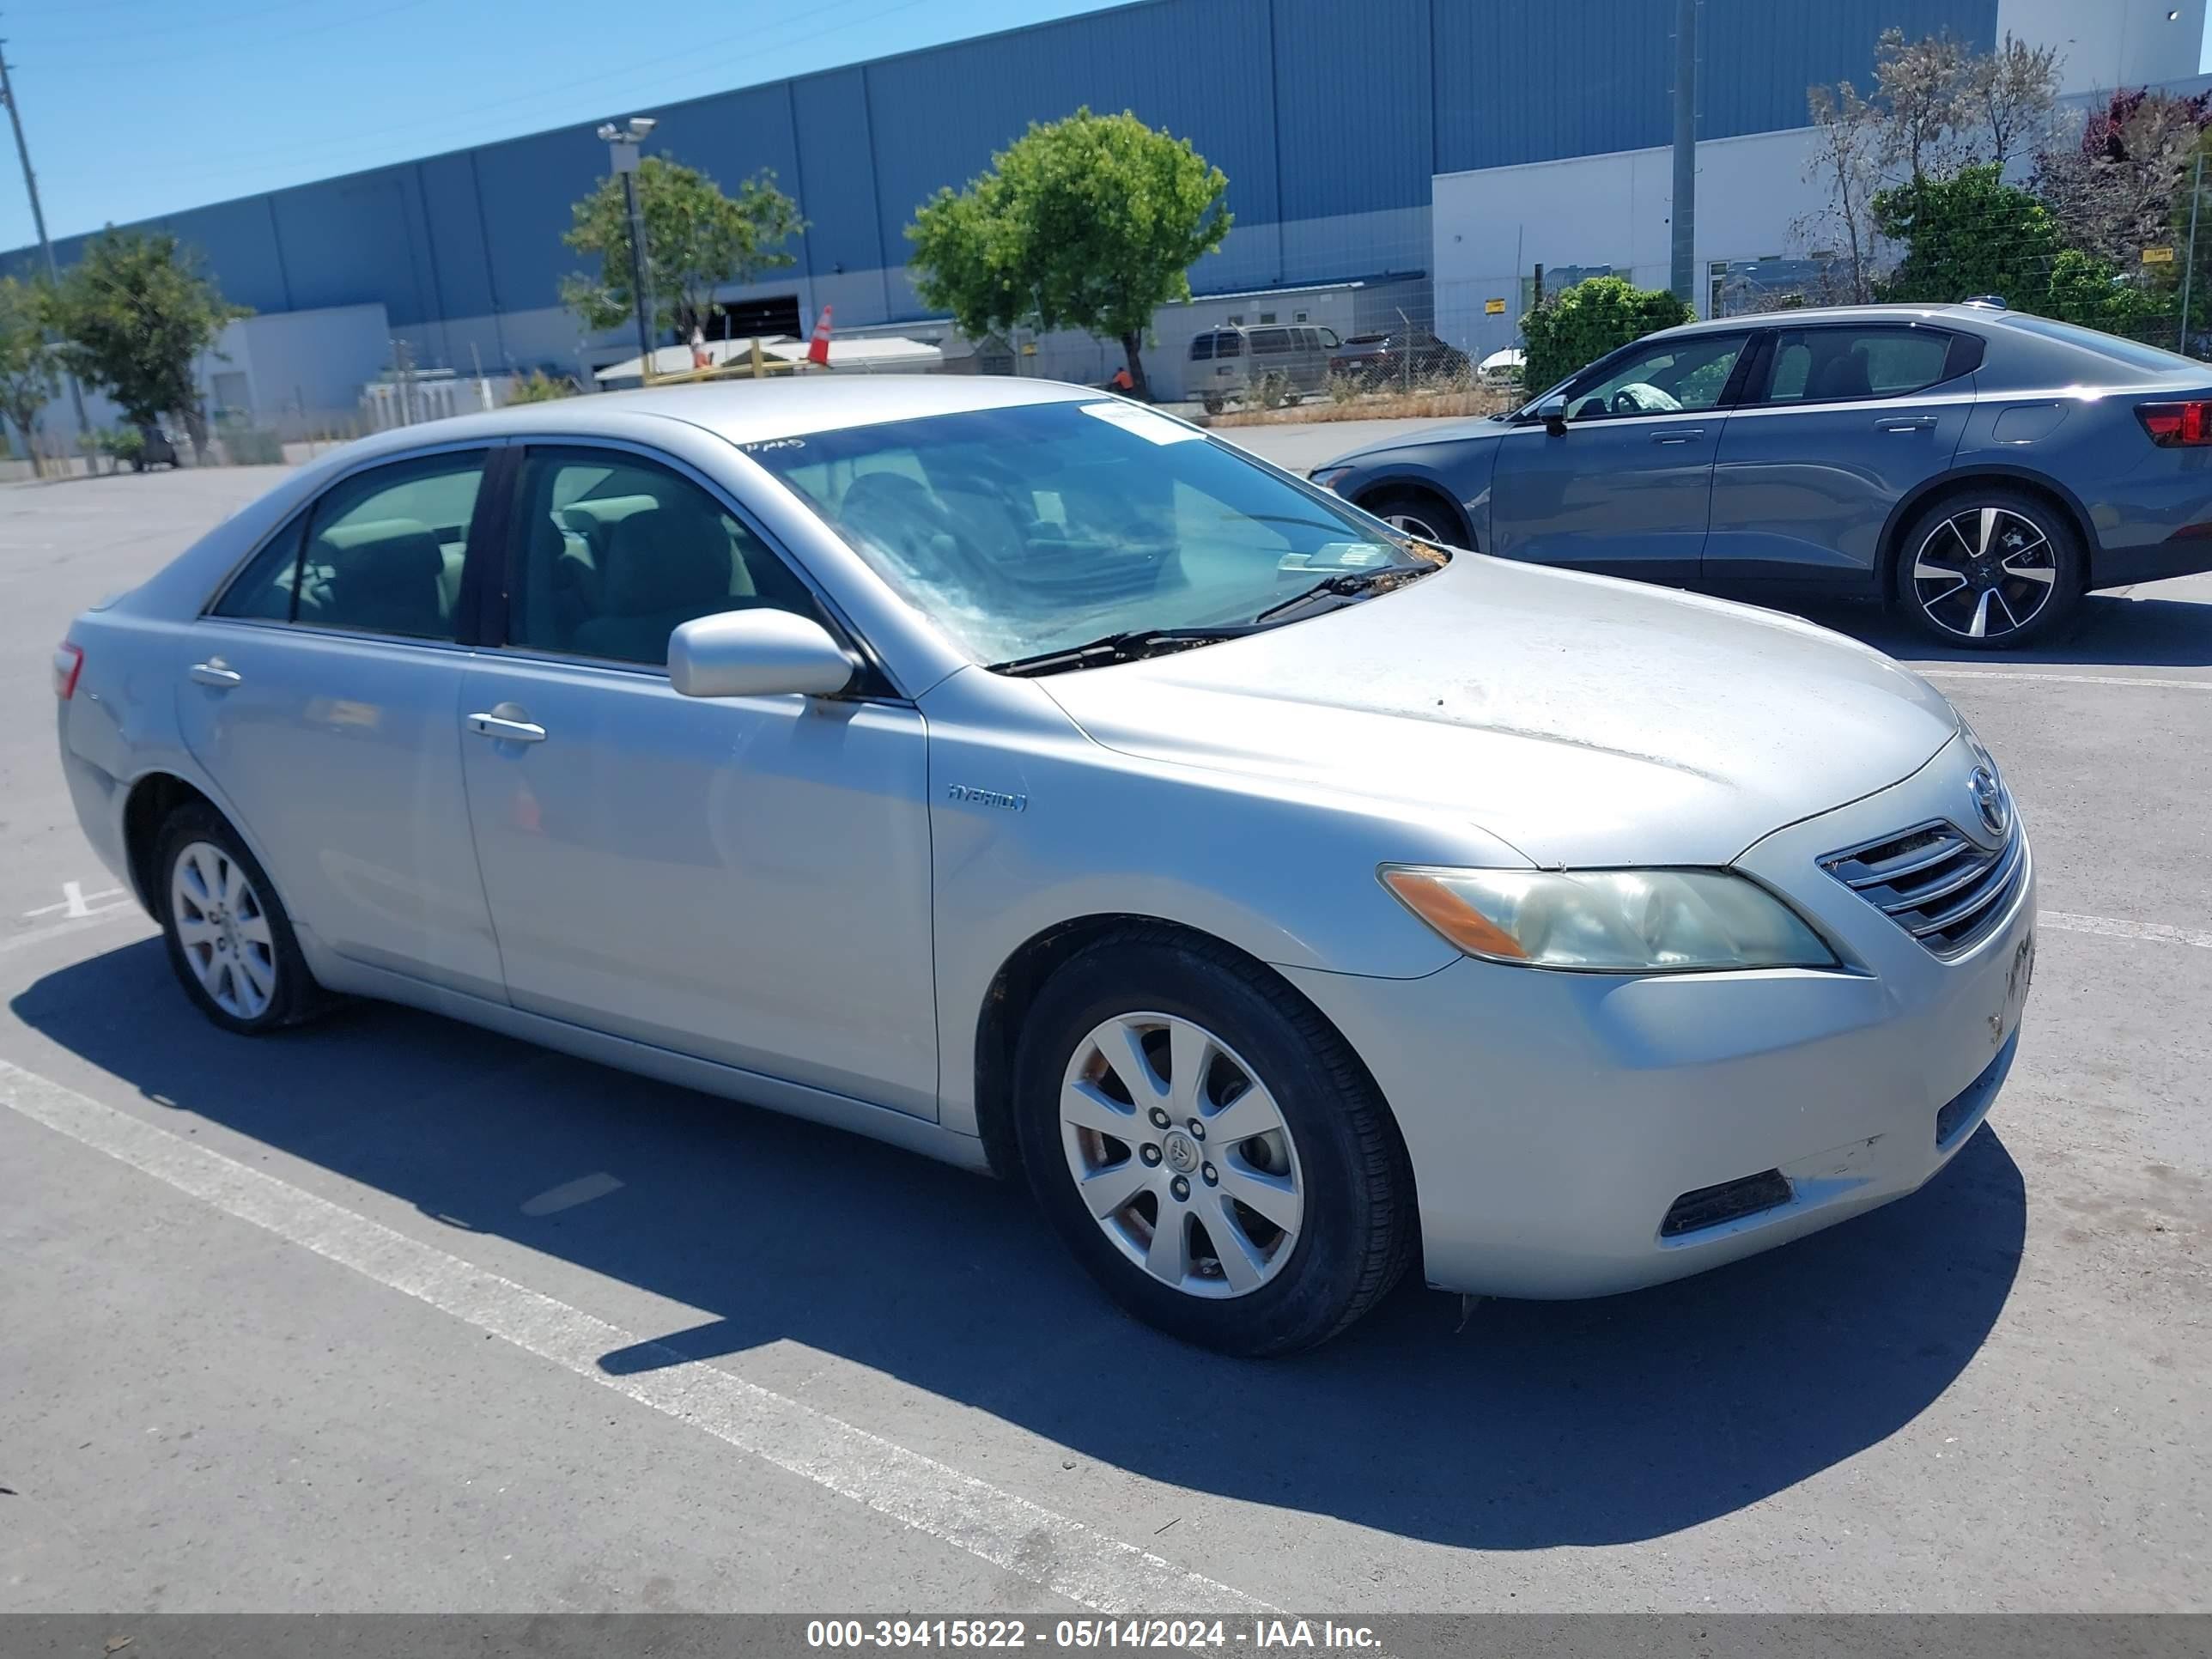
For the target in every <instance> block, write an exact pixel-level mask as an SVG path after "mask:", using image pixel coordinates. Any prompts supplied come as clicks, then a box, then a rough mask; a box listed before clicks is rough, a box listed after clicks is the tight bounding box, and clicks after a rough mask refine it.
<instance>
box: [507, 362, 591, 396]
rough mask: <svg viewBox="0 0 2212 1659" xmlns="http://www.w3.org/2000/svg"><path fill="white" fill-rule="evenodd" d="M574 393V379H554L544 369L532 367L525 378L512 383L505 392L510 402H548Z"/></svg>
mask: <svg viewBox="0 0 2212 1659" xmlns="http://www.w3.org/2000/svg"><path fill="white" fill-rule="evenodd" d="M575 395H576V383H575V382H574V380H566V379H562V380H555V379H554V378H553V377H552V376H551V375H550V374H547V373H546V372H545V371H544V369H542V368H533V369H532V370H531V371H530V374H529V377H528V378H527V379H526V380H517V381H516V382H515V383H514V389H513V391H511V392H508V393H507V402H509V403H511V404H550V403H554V402H556V401H558V400H559V399H561V398H573V397H574V396H575Z"/></svg>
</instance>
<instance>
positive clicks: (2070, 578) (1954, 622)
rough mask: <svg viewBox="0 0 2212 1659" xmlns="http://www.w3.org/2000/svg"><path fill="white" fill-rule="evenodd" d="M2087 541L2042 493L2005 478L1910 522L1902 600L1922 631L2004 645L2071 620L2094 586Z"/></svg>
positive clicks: (1970, 646) (1903, 550) (1951, 641)
mask: <svg viewBox="0 0 2212 1659" xmlns="http://www.w3.org/2000/svg"><path fill="white" fill-rule="evenodd" d="M2086 578H2087V566H2086V562H2085V561H2084V559H2083V557H2082V553H2081V541H2080V539H2079V538H2077V537H2076V536H2075V533H2074V528H2073V526H2071V525H2070V524H2069V523H2068V522H2067V521H2066V520H2065V518H2064V516H2063V514H2061V513H2058V512H2057V511H2056V510H2055V509H2054V508H2052V507H2051V506H2050V505H2049V504H2048V503H2046V502H2045V501H2042V500H2041V499H2040V498H2039V497H2037V496H2034V495H2029V494H2027V492H2026V491H2024V490H2019V489H2007V488H2005V487H2003V486H2002V485H1995V486H1990V487H1986V488H1982V489H1970V490H1966V491H1961V492H1960V493H1957V494H1954V495H1946V496H1944V497H1943V498H1942V500H1941V501H1937V502H1936V503H1935V504H1934V505H1933V506H1931V507H1928V508H1927V509H1926V510H1925V511H1924V512H1923V513H1920V514H1919V515H1918V516H1917V518H1915V519H1914V520H1913V521H1912V522H1911V524H1909V525H1907V526H1905V534H1904V536H1903V538H1901V539H1900V541H1899V544H1898V556H1897V574H1896V586H1895V592H1896V598H1897V601H1898V603H1899V605H1901V606H1902V607H1903V608H1904V609H1905V611H1906V612H1907V613H1908V614H1910V615H1911V617H1912V619H1913V621H1914V622H1915V623H1917V624H1918V625H1919V627H1920V629H1921V631H1922V632H1923V633H1924V634H1927V635H1929V636H1930V637H1932V638H1935V639H1938V640H1941V641H1942V642H1943V643H1944V644H1946V645H1948V646H1952V647H1958V648H1961V649H1965V650H1969V651H2005V650H2011V649H2014V648H2015V647H2021V646H2027V645H2032V644H2033V643H2034V642H2035V641H2039V640H2042V639H2047V638H2049V637H2050V636H2051V635H2053V634H2055V633H2057V631H2058V630H2059V629H2062V628H2063V627H2064V626H2065V624H2066V623H2067V622H2068V620H2069V618H2070V617H2072V616H2073V614H2074V611H2075V607H2076V606H2077V605H2080V603H2081V593H2082V590H2083V589H2084V587H2085V586H2087V580H2086Z"/></svg>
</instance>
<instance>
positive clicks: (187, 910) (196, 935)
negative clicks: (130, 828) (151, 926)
mask: <svg viewBox="0 0 2212 1659" xmlns="http://www.w3.org/2000/svg"><path fill="white" fill-rule="evenodd" d="M169 921H170V925H171V926H172V927H174V928H175V929H176V930H177V942H178V943H179V945H182V946H183V947H184V957H185V965H186V966H187V967H189V968H190V969H191V972H192V976H193V977H194V978H195V979H197V981H199V984H200V988H201V989H202V990H204V991H205V992H206V993H207V994H208V998H209V1000H210V1001H212V1002H213V1003H214V1004H215V1006H216V1007H218V1008H220V1009H222V1011H223V1012H225V1013H226V1014H229V1015H230V1016H232V1017H233V1018H237V1019H258V1018H260V1017H261V1016H262V1015H263V1014H264V1013H265V1012H268V1008H269V1005H270V1001H271V1000H274V998H275V997H276V937H275V935H274V934H272V933H270V928H269V914H268V912H267V911H266V910H265V909H264V908H262V903H261V896H260V895H259V894H258V893H257V892H256V891H254V889H253V883H252V880H251V879H249V878H248V877H247V876H246V871H245V870H244V868H243V867H241V866H240V864H239V862H238V860H236V859H234V858H233V857H232V856H231V855H230V854H228V853H226V852H225V851H223V849H222V848H220V847H217V846H216V845H215V843H214V842H205V841H196V842H188V843H187V844H186V845H185V847H184V848H182V849H181V850H180V851H179V853H178V854H177V860H176V862H175V864H173V866H170V872H169Z"/></svg>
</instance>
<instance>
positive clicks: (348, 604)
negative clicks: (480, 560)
mask: <svg viewBox="0 0 2212 1659" xmlns="http://www.w3.org/2000/svg"><path fill="white" fill-rule="evenodd" d="M483 470H484V452H483V451H482V450H469V451H465V452H462V453H455V454H449V455H425V456H422V457H419V458H417V459H413V460H405V461H394V462H392V464H391V465H388V466H380V467H373V468H371V469H370V470H369V471H366V472H356V473H355V474H354V475H353V476H352V477H349V478H344V479H342V480H340V481H339V482H338V483H335V484H333V485H331V488H330V489H328V490H326V491H325V493H324V494H323V495H321V497H319V499H318V500H317V501H315V503H314V505H313V507H310V508H309V509H308V510H307V512H306V513H302V514H301V515H300V516H299V517H298V518H297V519H295V520H293V521H292V523H290V524H289V525H288V526H285V528H284V529H283V531H281V532H278V533H277V535H276V536H275V537H273V538H270V542H269V544H267V545H266V546H265V547H264V548H263V549H262V550H261V552H260V554H259V555H258V556H256V558H255V560H254V562H252V564H250V565H248V566H247V567H246V569H245V570H244V571H242V572H240V574H239V577H238V580H236V581H234V582H233V583H232V584H231V585H230V587H229V588H228V590H227V591H226V592H224V594H223V596H222V599H221V601H220V602H218V603H217V605H216V615H217V616H222V617H255V618H259V619H261V620H264V621H269V622H289V623H296V624H298V625H300V626H302V627H308V628H331V629H342V630H344V631H346V632H348V633H356V634H388V635H397V636H398V637H400V638H403V639H417V640H450V639H453V637H454V636H455V614H456V611H458V609H459V600H460V592H461V566H462V562H463V560H464V557H465V555H466V553H467V550H468V543H469V523H470V520H471V519H472V518H473V517H474V516H475V513H476V502H477V490H478V489H479V487H480V486H481V485H482V484H483Z"/></svg>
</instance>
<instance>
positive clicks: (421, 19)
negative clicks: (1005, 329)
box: [0, 0, 1115, 248]
mask: <svg viewBox="0 0 2212 1659" xmlns="http://www.w3.org/2000/svg"><path fill="white" fill-rule="evenodd" d="M1109 3H1115V0H818V3H817V0H781V3H775V4H770V3H767V0H738V3H735V4H723V5H716V4H711V3H709V4H690V5H687V4H682V3H678V4H675V5H661V4H635V3H628V4H625V3H619V0H0V38H4V39H5V40H6V42H7V46H6V52H7V55H8V61H9V64H11V65H12V66H13V69H14V74H15V95H16V97H17V99H18V100H20V101H21V105H22V110H23V118H24V124H25V127H26V130H27V135H28V137H29V139H30V143H31V160H32V161H33V164H34V165H35V166H36V167H37V168H38V172H39V191H40V196H41V197H43V199H44V201H45V204H46V228H47V229H48V230H50V231H51V232H52V234H54V235H56V236H65V235H69V234H72V233H74V232H76V231H82V230H94V229H97V228H99V227H100V226H101V225H103V224H108V223H118V224H120V223H127V222H130V221H131V220H133V219H143V218H149V217H151V216H155V215H156V214H161V213H167V212H172V211H174V210H177V209H179V208H185V207H193V206H197V205H198V204H202V203H206V202H220V201H223V200H225V199H227V198H228V197H234V196H245V195H249V194H252V192H254V191H263V190H270V189H273V188H275V187H276V186H278V185H293V184H302V183H305V182H307V181H308V180H310V179H323V178H328V177H330V176H331V174H334V173H351V172H356V171H358V170H359V169H361V168H362V167H376V166H379V165H381V164H382V163H385V162H387V161H406V160H409V159H410V158H412V157H415V156H418V155H435V154H437V153H438V152H439V151H441V150H447V149H459V148H460V147H461V146H464V145H466V144H472V143H483V142H484V141H486V140H489V139H495V138H508V137H515V136H517V135H519V134H521V133H526V132H536V131H539V130H541V129H543V128H545V127H552V126H561V125H566V124H568V123H572V122H574V123H585V122H589V123H596V122H598V121H600V120H603V119H605V118H607V117H608V116H611V115H627V114H629V113H631V112H636V113H640V114H643V113H647V112H651V110H652V109H653V106H655V105H656V104H662V103H672V102H675V101H676V100H679V99H684V98H694V97H697V96H699V95H701V94H704V93H710V92H719V91H721V90H724V89H725V88H730V87H738V86H747V85H750V84H752V83H754V82H761V81H775V80H780V79H781V78H782V77H783V76H787V75H797V74H803V73H805V71H807V70H817V69H826V68H829V67H830V66H832V65H835V64H851V63H858V62H860V60H862V59H864V58H880V57H882V56H884V55H885V54H886V53H889V52H905V51H908V50H910V49H912V48H914V47H916V46H934V45H936V44H938V43H939V42H942V41H945V40H960V39H963V38H964V37H966V36H969V35H974V34H987V33H993V32H994V31H996V30H1000V29H1006V28H1014V27H1019V26H1021V25H1023V24H1024V23H1034V22H1037V21H1042V20H1043V19H1046V18H1051V17H1066V16H1070V15H1073V14H1075V13H1078V12H1085V11H1095V10H1097V9H1101V8H1102V7H1103V6H1104V5H1106V4H1109ZM946 92H947V94H948V95H949V96H956V97H957V95H958V89H957V88H946ZM1009 136H1010V137H1011V136H1012V135H1009ZM11 149H12V146H10V145H9V142H8V140H7V138H6V137H5V136H4V135H0V248H10V247H20V246H22V245H24V244H25V243H27V242H29V241H32V240H34V239H33V232H32V229H31V210H30V206H29V204H28V202H27V199H26V197H25V196H24V194H23V188H22V179H21V174H20V173H19V172H18V171H17V169H16V167H15V156H14V155H13V154H12V153H5V152H8V151H9V150H11Z"/></svg>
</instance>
